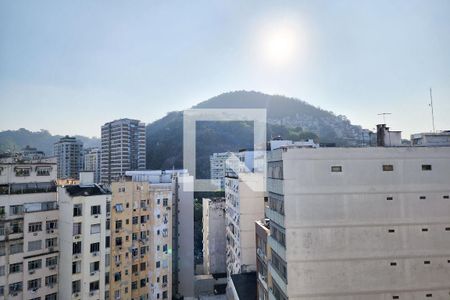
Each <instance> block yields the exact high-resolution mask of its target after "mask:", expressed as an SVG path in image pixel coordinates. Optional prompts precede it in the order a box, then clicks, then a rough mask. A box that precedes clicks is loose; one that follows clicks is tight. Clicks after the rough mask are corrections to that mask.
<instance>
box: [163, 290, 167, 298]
mask: <svg viewBox="0 0 450 300" xmlns="http://www.w3.org/2000/svg"><path fill="white" fill-rule="evenodd" d="M162 297H163V299H167V291H164V292H163V293H162Z"/></svg>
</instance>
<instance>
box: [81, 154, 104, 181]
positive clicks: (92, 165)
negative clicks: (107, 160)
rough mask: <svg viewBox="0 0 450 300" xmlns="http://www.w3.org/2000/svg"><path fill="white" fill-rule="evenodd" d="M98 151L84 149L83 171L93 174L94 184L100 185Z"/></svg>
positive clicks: (99, 157)
mask: <svg viewBox="0 0 450 300" xmlns="http://www.w3.org/2000/svg"><path fill="white" fill-rule="evenodd" d="M100 159H101V155H100V149H99V148H86V149H84V151H83V171H89V172H94V182H95V183H100Z"/></svg>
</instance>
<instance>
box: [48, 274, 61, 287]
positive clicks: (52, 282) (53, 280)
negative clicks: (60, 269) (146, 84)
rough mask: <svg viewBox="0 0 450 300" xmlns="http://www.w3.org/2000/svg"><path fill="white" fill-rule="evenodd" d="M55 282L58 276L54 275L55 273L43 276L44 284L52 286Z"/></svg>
mask: <svg viewBox="0 0 450 300" xmlns="http://www.w3.org/2000/svg"><path fill="white" fill-rule="evenodd" d="M57 283H58V276H56V274H55V275H50V276H47V277H45V285H46V286H53V285H54V284H57Z"/></svg>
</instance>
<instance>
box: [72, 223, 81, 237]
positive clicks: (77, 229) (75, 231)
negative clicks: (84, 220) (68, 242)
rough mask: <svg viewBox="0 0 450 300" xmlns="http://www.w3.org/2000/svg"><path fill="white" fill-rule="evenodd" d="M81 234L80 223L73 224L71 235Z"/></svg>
mask: <svg viewBox="0 0 450 300" xmlns="http://www.w3.org/2000/svg"><path fill="white" fill-rule="evenodd" d="M78 234H81V223H73V235H78Z"/></svg>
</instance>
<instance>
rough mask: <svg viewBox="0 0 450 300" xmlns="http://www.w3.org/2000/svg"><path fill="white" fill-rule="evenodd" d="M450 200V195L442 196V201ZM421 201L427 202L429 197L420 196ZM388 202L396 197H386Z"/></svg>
mask: <svg viewBox="0 0 450 300" xmlns="http://www.w3.org/2000/svg"><path fill="white" fill-rule="evenodd" d="M449 198H450V197H449V195H443V196H442V199H449ZM419 199H420V200H426V199H427V196H419ZM386 200H387V201H392V200H394V197H392V196H388V197H386Z"/></svg>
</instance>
